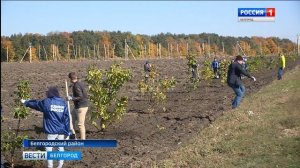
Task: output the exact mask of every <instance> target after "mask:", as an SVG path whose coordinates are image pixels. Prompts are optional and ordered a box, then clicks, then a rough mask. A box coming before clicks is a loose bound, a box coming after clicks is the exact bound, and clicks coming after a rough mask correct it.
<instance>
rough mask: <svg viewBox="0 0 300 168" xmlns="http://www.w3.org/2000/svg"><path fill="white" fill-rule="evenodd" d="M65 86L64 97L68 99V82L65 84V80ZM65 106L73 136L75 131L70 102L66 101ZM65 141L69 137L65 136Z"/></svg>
mask: <svg viewBox="0 0 300 168" xmlns="http://www.w3.org/2000/svg"><path fill="white" fill-rule="evenodd" d="M65 85H66V95H67V97H69V91H68V82H67V80H65ZM67 105H68V112H69V121H70V131H71V132H72V133H73V134H75V130H74V127H73V123H72V115H71V108H70V101H67ZM66 139H69V136H67V138H66Z"/></svg>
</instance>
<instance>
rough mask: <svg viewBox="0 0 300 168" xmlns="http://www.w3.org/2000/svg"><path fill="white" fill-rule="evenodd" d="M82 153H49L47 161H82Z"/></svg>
mask: <svg viewBox="0 0 300 168" xmlns="http://www.w3.org/2000/svg"><path fill="white" fill-rule="evenodd" d="M81 159H82V156H81V152H80V151H64V152H59V151H55V152H47V160H81Z"/></svg>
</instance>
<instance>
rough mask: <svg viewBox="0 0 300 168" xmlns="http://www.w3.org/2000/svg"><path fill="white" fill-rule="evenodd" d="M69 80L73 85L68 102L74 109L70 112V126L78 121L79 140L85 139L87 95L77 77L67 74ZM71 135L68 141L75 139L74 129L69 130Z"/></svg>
mask: <svg viewBox="0 0 300 168" xmlns="http://www.w3.org/2000/svg"><path fill="white" fill-rule="evenodd" d="M69 78H70V80H71V82H72V84H73V86H72V92H73V97H72V96H69V97H68V100H69V101H73V102H74V109H73V110H72V114H71V115H72V124H73V127H74V126H75V122H76V121H77V120H78V127H79V132H80V138H81V139H85V138H86V136H85V125H84V122H85V116H86V113H87V111H88V104H89V101H88V95H87V92H86V89H85V86H84V85H83V83H81V82H80V81H78V77H77V75H76V73H75V72H71V73H69ZM71 131H72V133H73V134H72V135H71V136H70V139H75V138H76V137H75V129H74V128H73V129H72V128H71Z"/></svg>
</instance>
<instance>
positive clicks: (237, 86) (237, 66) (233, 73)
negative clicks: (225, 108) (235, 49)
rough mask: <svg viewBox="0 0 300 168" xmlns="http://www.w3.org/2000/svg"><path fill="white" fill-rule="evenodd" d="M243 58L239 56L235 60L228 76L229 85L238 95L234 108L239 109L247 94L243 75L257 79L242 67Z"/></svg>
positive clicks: (233, 104) (230, 66)
mask: <svg viewBox="0 0 300 168" xmlns="http://www.w3.org/2000/svg"><path fill="white" fill-rule="evenodd" d="M242 63H243V57H242V56H240V55H238V56H236V58H235V61H234V62H233V63H231V64H230V65H229V68H228V74H227V84H228V85H229V86H230V87H231V88H232V89H233V91H234V93H235V94H236V96H235V98H234V100H233V102H232V108H237V107H238V106H239V104H240V102H241V100H242V98H243V96H244V94H245V86H244V85H243V83H242V80H241V75H245V76H247V77H248V78H252V79H253V80H254V81H256V79H255V77H253V76H251V75H250V74H249V73H248V72H246V71H245V69H243V67H242Z"/></svg>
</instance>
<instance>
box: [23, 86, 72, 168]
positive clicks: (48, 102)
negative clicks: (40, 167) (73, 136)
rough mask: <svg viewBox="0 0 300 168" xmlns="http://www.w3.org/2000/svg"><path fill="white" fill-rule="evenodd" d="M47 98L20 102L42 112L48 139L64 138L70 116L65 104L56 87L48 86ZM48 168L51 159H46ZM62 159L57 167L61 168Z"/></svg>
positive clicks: (60, 148) (68, 128)
mask: <svg viewBox="0 0 300 168" xmlns="http://www.w3.org/2000/svg"><path fill="white" fill-rule="evenodd" d="M46 96H47V98H46V99H44V100H41V101H39V100H23V99H22V100H21V102H22V103H23V104H24V105H25V106H26V107H29V108H32V109H35V110H37V111H41V112H43V113H44V117H43V128H44V132H45V133H46V134H47V139H48V140H64V139H65V135H66V136H68V135H69V133H70V132H69V131H70V118H69V117H70V116H69V111H68V107H67V104H66V102H65V100H64V99H63V98H61V97H60V96H59V91H58V89H57V87H55V86H52V87H49V89H48V91H47V92H46ZM52 148H53V147H46V150H47V151H52ZM58 150H59V151H64V147H59V148H58ZM47 163H48V168H52V167H53V160H48V161H47ZM63 164H64V161H63V160H59V162H58V168H62V166H63Z"/></svg>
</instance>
